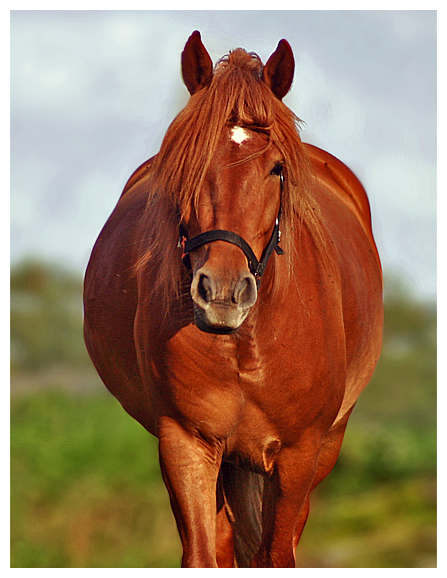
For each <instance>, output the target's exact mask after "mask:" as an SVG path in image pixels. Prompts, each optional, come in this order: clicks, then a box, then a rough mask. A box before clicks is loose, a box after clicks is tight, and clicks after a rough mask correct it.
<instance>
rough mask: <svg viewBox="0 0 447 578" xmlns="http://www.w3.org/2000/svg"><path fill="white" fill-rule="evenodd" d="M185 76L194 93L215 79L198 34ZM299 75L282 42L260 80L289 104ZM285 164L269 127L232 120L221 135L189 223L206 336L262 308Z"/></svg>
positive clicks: (187, 54) (198, 316) (186, 215)
mask: <svg viewBox="0 0 447 578" xmlns="http://www.w3.org/2000/svg"><path fill="white" fill-rule="evenodd" d="M244 54H245V55H246V56H249V55H247V53H245V52H244ZM182 71H183V78H184V81H185V84H186V86H187V88H188V90H189V91H190V93H191V94H193V95H194V94H195V93H196V92H197V91H200V90H202V89H204V88H206V87H207V86H208V84H210V82H211V80H212V66H211V59H210V57H209V56H208V53H207V52H206V50H205V48H204V47H203V45H202V43H201V41H200V35H199V34H198V33H194V34H193V35H192V36H191V38H190V39H189V41H188V43H187V45H186V47H185V50H184V52H183V55H182ZM292 77H293V55H292V52H291V49H290V46H289V45H288V44H287V43H286V42H285V41H281V42H280V43H279V45H278V48H277V50H276V52H275V53H274V54H273V55H272V56H271V57H270V59H269V61H268V62H267V64H266V66H265V67H264V68H263V69H261V71H260V74H259V80H258V82H263V83H264V84H265V85H266V86H267V87H268V88H269V89H270V90H271V91H272V92H273V94H274V95H275V98H277V99H281V98H282V97H283V96H284V95H285V94H286V92H287V91H288V89H289V88H290V85H291V82H292ZM283 165H284V157H283V154H282V153H281V151H280V150H279V149H278V148H277V147H276V146H275V144H274V143H272V141H271V139H270V137H269V131H268V129H267V130H266V129H265V128H264V129H263V128H262V127H254V126H250V124H248V123H247V125H246V126H244V127H242V126H238V125H236V124H235V123H234V122H233V123H232V122H231V119H230V120H229V122H227V123H226V124H225V126H224V127H223V128H221V130H220V132H219V134H218V135H217V136H216V146H215V147H214V153H213V155H212V157H211V158H210V161H209V165H208V167H207V170H206V172H205V174H204V178H203V180H202V184H201V187H200V192H199V194H198V195H197V196H196V198H195V199H194V202H191V203H190V204H189V205H188V206H187V207H186V209H185V208H183V210H182V222H181V234H182V237H183V246H184V252H185V255H184V260H185V262H186V263H187V266H189V267H190V268H191V271H192V283H191V296H192V299H193V302H194V310H195V322H196V325H197V327H198V328H199V329H202V330H203V331H208V332H213V333H231V332H234V331H236V330H237V329H238V328H239V327H240V326H241V324H242V323H243V321H244V319H245V318H246V317H247V315H248V313H249V311H250V309H251V308H252V307H253V305H254V304H255V303H256V300H257V293H258V288H259V284H260V279H261V276H262V275H263V273H264V270H265V268H266V266H267V262H268V260H269V258H270V257H271V255H272V253H273V251H274V250H276V252H277V253H279V254H280V253H282V251H281V249H280V248H279V246H278V242H279V220H280V214H281V196H282V194H281V193H282V188H283V187H282V183H283V174H282V173H283Z"/></svg>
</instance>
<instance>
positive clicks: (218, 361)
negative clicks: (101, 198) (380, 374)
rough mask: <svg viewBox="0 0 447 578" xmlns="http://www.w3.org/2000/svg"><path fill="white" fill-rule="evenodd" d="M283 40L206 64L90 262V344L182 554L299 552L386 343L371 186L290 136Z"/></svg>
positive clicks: (196, 70)
mask: <svg viewBox="0 0 447 578" xmlns="http://www.w3.org/2000/svg"><path fill="white" fill-rule="evenodd" d="M293 72H294V59H293V54H292V50H291V48H290V46H289V44H288V43H287V42H286V41H285V40H281V41H280V42H279V44H278V47H277V49H276V51H275V52H274V53H273V54H272V56H271V57H270V58H269V60H268V62H267V64H266V65H265V66H263V65H262V63H261V61H260V59H259V57H258V56H256V55H255V54H253V53H250V54H249V53H247V52H245V50H242V49H240V48H238V49H236V50H234V51H232V52H231V53H230V54H229V55H228V56H226V57H224V58H223V59H221V60H220V61H219V62H218V63H217V65H216V66H215V67H214V68H213V65H212V62H211V59H210V57H209V55H208V53H207V51H206V49H205V48H204V46H203V44H202V42H201V38H200V34H199V33H198V32H194V33H193V34H192V36H191V37H190V38H189V40H188V42H187V44H186V46H185V49H184V52H183V54H182V74H183V79H184V82H185V84H186V87H187V88H188V90H189V92H190V94H191V98H190V100H189V102H188V104H187V106H186V107H185V109H184V110H183V111H182V112H181V113H180V114H179V115H178V116H177V117H176V118H175V120H174V121H173V123H172V124H171V126H170V127H169V128H168V130H167V133H166V135H165V138H164V140H163V143H162V145H161V149H160V152H159V153H158V154H157V155H156V156H155V157H153V158H152V159H150V160H149V161H147V162H146V163H144V164H143V165H142V166H141V167H140V168H139V169H138V170H137V171H136V172H135V173H134V174H133V175H132V177H131V178H130V179H129V181H128V183H127V185H126V187H125V189H124V192H123V194H122V196H121V198H120V199H119V202H118V204H117V206H116V208H115V210H114V211H113V213H112V215H111V217H110V218H109V220H108V221H107V223H106V225H105V226H104V228H103V230H102V232H101V234H100V236H99V238H98V240H97V242H96V245H95V247H94V249H93V253H92V256H91V259H90V263H89V265H88V269H87V273H86V278H85V292H84V300H85V340H86V344H87V348H88V351H89V353H90V355H91V357H92V360H93V362H94V364H95V366H96V368H97V370H98V372H99V375H100V376H101V378H102V380H103V381H104V383H105V385H106V386H107V388H108V389H109V390H110V391H111V392H112V393H113V395H114V396H115V397H116V398H117V399H118V400H119V401H120V403H121V404H122V406H123V407H124V409H125V410H126V411H127V412H128V413H129V414H130V415H131V416H133V417H134V418H135V419H136V420H138V421H139V422H140V423H141V424H142V425H143V426H144V427H145V428H146V429H147V430H148V431H149V432H150V433H151V434H153V435H155V436H157V437H158V438H159V454H160V464H161V470H162V474H163V478H164V481H165V483H166V486H167V488H168V491H169V496H170V499H171V504H172V509H173V512H174V515H175V519H176V522H177V527H178V530H179V533H180V537H181V540H182V545H183V558H182V565H183V566H184V567H235V566H236V567H243V566H252V567H294V566H295V548H296V546H297V544H298V540H299V538H300V535H301V532H302V530H303V527H304V525H305V522H306V520H307V516H308V512H309V494H310V492H311V490H312V489H313V488H314V487H315V486H316V485H317V484H318V483H319V482H320V481H321V480H322V479H323V478H324V477H325V476H326V475H327V474H328V473H329V472H330V471H331V469H332V467H333V466H334V464H335V461H336V459H337V456H338V453H339V450H340V445H341V442H342V438H343V434H344V431H345V428H346V424H347V421H348V418H349V415H350V413H351V411H352V409H353V407H354V405H355V403H356V400H357V398H358V396H359V394H360V392H361V391H362V389H363V388H364V387H365V386H366V384H367V383H368V380H369V379H370V377H371V375H372V373H373V370H374V367H375V365H376V362H377V360H378V357H379V354H380V349H381V335H382V319H383V306H382V275H381V267H380V261H379V256H378V253H377V250H376V246H375V243H374V239H373V235H372V232H371V217H370V210H369V203H368V200H367V197H366V193H365V191H364V189H363V187H362V185H361V184H360V182H359V181H358V180H357V178H356V177H355V176H354V174H353V173H352V172H351V171H350V170H349V169H348V168H347V167H346V166H345V165H343V164H342V163H341V162H340V161H339V160H337V159H336V158H334V157H333V156H331V155H330V154H328V153H326V152H324V151H322V150H320V149H318V148H316V147H313V146H310V145H307V144H303V143H302V142H301V140H300V137H299V119H298V118H297V117H296V116H295V115H294V114H293V113H292V112H291V110H290V109H289V108H287V107H286V106H285V105H284V104H283V102H282V98H283V97H284V96H285V94H286V93H287V92H288V90H289V88H290V86H291V83H292V78H293Z"/></svg>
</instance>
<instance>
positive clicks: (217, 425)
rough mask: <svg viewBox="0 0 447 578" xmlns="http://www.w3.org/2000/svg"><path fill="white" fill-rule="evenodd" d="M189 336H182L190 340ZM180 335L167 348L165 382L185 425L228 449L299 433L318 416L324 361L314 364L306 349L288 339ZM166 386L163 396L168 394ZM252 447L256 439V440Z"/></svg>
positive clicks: (172, 401) (267, 441)
mask: <svg viewBox="0 0 447 578" xmlns="http://www.w3.org/2000/svg"><path fill="white" fill-rule="evenodd" d="M187 336H188V339H182V337H187ZM201 337H202V335H200V336H199V338H197V337H196V334H195V333H193V334H189V335H188V334H187V333H186V332H185V334H184V336H182V335H178V336H177V337H176V338H174V339H173V340H172V341H171V342H170V344H169V346H168V349H167V352H166V356H165V360H164V365H165V367H164V377H165V379H166V383H165V384H164V385H163V387H164V388H166V389H167V390H168V391H169V396H168V399H170V403H171V404H172V405H173V406H174V407H175V410H176V412H180V414H181V415H182V416H184V419H185V422H186V423H188V424H190V425H192V426H193V427H194V429H197V430H199V431H201V432H202V433H203V434H204V435H210V436H213V437H218V438H221V439H227V440H230V441H229V443H230V445H231V444H232V443H233V442H234V443H235V444H236V445H239V444H240V443H242V445H244V444H245V443H248V444H249V445H252V444H251V442H250V441H249V438H248V437H247V434H246V433H245V432H247V431H249V432H250V433H251V434H253V433H254V435H255V438H256V443H258V441H259V440H261V441H262V443H264V442H265V443H269V440H271V439H276V438H277V437H278V436H282V435H283V434H282V433H281V432H282V431H287V432H288V435H289V434H291V435H295V434H296V435H298V432H299V431H300V429H302V428H303V427H305V423H304V422H303V416H306V420H312V419H313V416H314V414H316V413H317V412H318V411H320V408H319V406H318V403H315V388H317V387H318V389H319V393H320V396H321V391H322V390H324V388H325V384H324V376H323V375H322V376H320V375H319V374H320V373H321V374H324V372H325V368H324V367H323V365H324V364H322V365H321V367H319V364H318V363H317V364H315V363H313V364H309V363H308V362H307V356H306V354H305V352H303V351H301V352H300V353H299V352H298V351H293V352H292V354H291V352H290V347H289V348H287V347H286V346H285V344H284V342H280V340H278V343H275V336H274V335H272V337H271V340H269V342H268V344H267V343H266V344H260V343H259V342H258V341H257V340H255V339H253V338H250V336H245V339H244V338H243V337H244V336H242V337H241V336H237V337H235V336H206V338H205V339H201ZM166 389H165V392H166ZM253 443H254V442H253Z"/></svg>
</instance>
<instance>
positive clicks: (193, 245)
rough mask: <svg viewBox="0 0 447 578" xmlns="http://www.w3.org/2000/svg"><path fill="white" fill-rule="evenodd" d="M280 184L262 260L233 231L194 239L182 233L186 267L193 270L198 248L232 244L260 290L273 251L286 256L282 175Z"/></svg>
mask: <svg viewBox="0 0 447 578" xmlns="http://www.w3.org/2000/svg"><path fill="white" fill-rule="evenodd" d="M279 176H280V179H281V180H280V182H281V202H280V205H279V211H278V216H277V217H276V221H275V226H274V227H273V231H272V235H271V237H270V240H269V242H268V243H267V245H266V247H265V249H264V251H263V252H262V256H261V259H260V260H258V258H257V257H256V255H255V253H254V251H253V249H252V248H251V247H250V245H249V244H248V243H247V241H245V239H243V238H242V237H241V236H239V235H238V234H236V233H233V232H231V231H225V230H223V229H214V230H212V231H206V232H205V233H201V234H200V235H197V236H196V237H193V238H192V239H187V238H186V237H185V236H184V235H183V233H182V231H181V232H180V243H181V246H182V247H183V255H182V260H183V263H184V265H185V266H186V267H187V268H188V269H191V260H190V258H189V253H190V252H191V251H194V250H195V249H197V248H198V247H201V246H202V245H206V244H207V243H212V242H213V241H226V242H227V243H232V244H233V245H236V247H239V249H241V250H242V251H243V253H244V254H245V256H246V257H247V260H248V267H249V269H250V273H251V274H252V275H253V276H254V278H255V280H256V284H257V286H258V288H259V285H260V283H261V277H262V275H263V274H264V271H265V268H266V267H267V263H268V260H269V259H270V257H271V255H272V253H273V251H275V252H276V254H277V255H284V251H283V250H282V249H281V247H280V246H279V243H280V241H281V230H280V227H279V222H280V218H281V204H282V190H283V182H284V176H283V174H282V173H281V174H280V175H279Z"/></svg>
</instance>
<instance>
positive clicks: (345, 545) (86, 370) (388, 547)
mask: <svg viewBox="0 0 447 578" xmlns="http://www.w3.org/2000/svg"><path fill="white" fill-rule="evenodd" d="M81 287H82V283H81V280H80V279H79V278H78V277H77V276H76V275H73V274H70V273H69V272H67V271H65V270H61V269H60V268H58V267H55V266H50V265H46V264H43V263H32V262H28V263H24V264H22V265H20V266H18V267H16V268H14V269H13V270H12V273H11V358H12V359H11V366H12V397H11V566H12V567H29V568H36V567H50V568H53V567H92V568H96V567H175V566H178V565H179V562H180V555H181V548H180V542H179V538H178V535H177V531H176V528H175V522H174V519H173V516H172V513H171V511H170V506H169V499H168V494H167V491H166V489H165V488H164V485H163V481H162V479H161V474H160V470H159V465H158V452H157V440H155V439H154V438H152V437H151V436H150V435H149V434H147V433H146V432H145V431H144V430H143V428H141V426H139V425H138V424H137V423H136V422H135V421H134V420H132V419H131V418H130V417H129V416H128V415H127V414H126V413H125V412H124V411H123V410H122V408H121V407H120V405H119V404H118V402H116V400H115V399H114V398H112V396H110V395H109V394H108V393H107V392H106V391H105V388H104V387H103V386H101V385H100V383H99V378H97V377H94V375H95V374H94V370H93V368H92V365H91V363H90V361H89V360H88V356H87V354H86V353H85V349H84V345H83V340H82V289H81ZM386 287H387V290H386V305H385V329H384V346H383V353H382V356H381V359H380V361H379V364H378V366H377V369H376V372H375V374H374V376H373V379H372V381H371V383H370V384H369V386H368V387H367V388H366V390H365V391H364V392H363V393H362V395H361V396H360V400H359V402H358V404H357V407H356V408H355V410H354V412H353V414H352V416H351V420H350V423H349V425H348V428H347V433H346V436H345V440H344V444H343V446H342V451H341V454H340V458H339V460H338V462H337V464H336V466H335V468H334V470H333V471H332V473H331V474H330V475H329V476H328V477H327V478H326V480H324V482H322V483H321V484H320V486H318V488H316V490H315V491H314V493H313V494H312V498H311V514H310V518H309V522H308V525H307V527H306V529H305V531H304V534H303V537H302V540H301V542H300V545H299V547H298V550H297V560H298V564H299V565H300V566H302V567H334V568H337V567H434V566H436V309H435V306H434V305H433V304H431V303H425V302H419V301H417V300H415V299H414V298H412V296H411V295H409V294H408V293H407V292H406V290H405V287H402V286H400V285H399V283H397V282H396V281H395V280H394V279H393V278H390V279H389V280H388V282H387V284H386ZM54 366H57V367H59V368H65V370H64V371H65V373H61V374H60V376H61V378H60V383H62V381H64V383H65V384H66V383H67V382H70V380H73V377H72V376H73V375H77V376H78V379H81V380H85V381H86V382H88V383H90V384H91V383H93V384H94V387H85V388H84V390H83V391H80V390H79V388H76V387H73V388H72V389H70V388H68V389H67V387H65V389H61V388H60V387H58V381H57V378H55V377H54V375H52V378H51V380H50V379H49V378H48V377H46V376H47V373H48V371H50V369H51V368H52V367H54ZM57 375H59V374H56V376H57ZM87 375H88V376H89V378H88V379H85V376H87ZM70 376H71V377H70ZM79 376H80V377H79ZM25 377H26V378H27V381H26V383H27V387H26V388H23V387H21V384H22V383H23V382H24V379H25ZM62 378H63V379H62ZM33 384H34V385H33ZM98 392H103V393H102V394H101V393H98Z"/></svg>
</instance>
